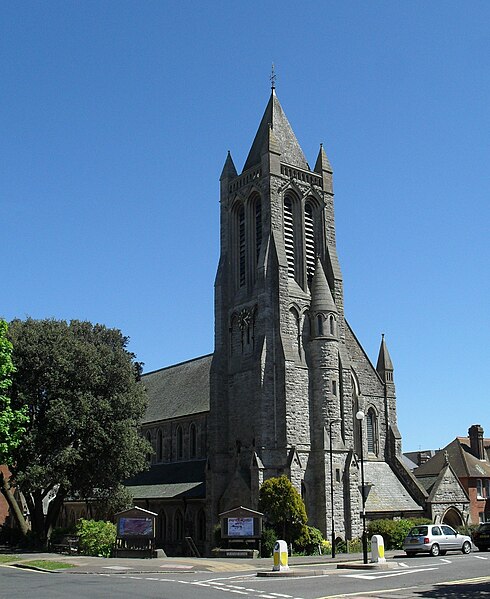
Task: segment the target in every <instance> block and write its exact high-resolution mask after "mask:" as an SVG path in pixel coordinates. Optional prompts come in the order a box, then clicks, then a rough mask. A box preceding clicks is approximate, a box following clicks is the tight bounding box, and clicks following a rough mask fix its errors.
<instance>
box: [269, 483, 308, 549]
mask: <svg viewBox="0 0 490 599" xmlns="http://www.w3.org/2000/svg"><path fill="white" fill-rule="evenodd" d="M259 510H260V511H261V512H264V514H265V518H266V520H267V523H268V525H269V527H272V528H274V530H275V531H276V534H277V535H278V538H280V539H284V540H285V541H286V543H288V544H289V543H295V542H296V539H298V538H299V536H300V535H301V533H302V531H303V527H304V526H305V525H306V522H307V521H308V516H307V515H306V509H305V504H304V502H303V500H302V499H301V495H300V494H299V493H298V491H297V490H296V489H295V487H294V486H293V484H292V483H291V481H290V480H289V479H288V477H287V476H284V475H283V476H279V477H277V478H269V479H267V480H266V481H264V483H263V484H262V486H261V487H260V491H259Z"/></svg>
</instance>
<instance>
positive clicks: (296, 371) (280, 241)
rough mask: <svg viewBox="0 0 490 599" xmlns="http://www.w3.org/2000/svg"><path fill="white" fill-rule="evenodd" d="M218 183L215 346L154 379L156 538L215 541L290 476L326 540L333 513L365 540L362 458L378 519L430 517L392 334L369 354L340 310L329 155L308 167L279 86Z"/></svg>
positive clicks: (140, 484)
mask: <svg viewBox="0 0 490 599" xmlns="http://www.w3.org/2000/svg"><path fill="white" fill-rule="evenodd" d="M220 184H221V193H220V210H221V216H220V220H221V229H220V240H221V246H220V259H219V264H218V270H217V276H216V280H215V342H214V352H213V354H211V355H208V356H204V357H200V358H197V359H195V360H190V361H188V362H185V363H182V364H177V365H175V366H170V367H168V368H163V369H161V370H158V371H155V372H151V373H148V374H145V375H144V376H143V382H144V384H145V385H146V388H147V390H148V396H149V406H148V410H147V413H146V416H145V419H144V422H143V433H144V434H145V435H146V436H147V438H148V439H149V440H150V441H151V442H152V444H153V446H154V449H155V453H154V455H153V456H152V457H151V461H152V466H151V468H150V470H149V471H147V472H144V473H142V474H140V475H138V476H137V477H135V478H134V479H132V480H131V481H129V483H128V488H129V490H130V491H131V492H132V493H133V496H134V497H135V502H136V503H137V504H138V505H140V506H141V507H144V508H146V509H150V510H152V511H154V512H156V513H158V514H159V518H158V530H157V535H158V541H157V542H158V543H159V544H160V545H161V546H163V547H164V548H165V550H166V551H167V552H168V553H169V554H178V553H179V552H182V551H183V548H184V538H185V537H186V536H191V537H192V538H193V540H194V541H195V543H196V545H197V546H198V548H199V549H200V551H201V552H205V553H207V552H209V551H210V549H211V548H212V546H213V528H214V526H215V525H216V524H217V523H218V521H219V520H218V514H219V513H221V512H224V511H226V510H229V509H232V508H235V507H237V506H244V507H247V508H250V509H253V510H256V509H257V507H258V496H259V489H260V486H261V484H262V482H263V481H264V480H266V479H267V478H270V477H272V476H279V475H282V474H285V475H287V476H288V477H289V478H290V480H291V481H292V483H293V484H294V486H295V487H296V488H297V489H298V491H299V492H300V493H301V495H302V497H303V499H304V501H305V505H306V509H307V513H308V518H309V520H308V523H309V524H310V525H312V526H315V527H317V528H319V529H320V530H321V531H322V533H323V534H324V536H325V538H330V535H331V523H332V522H335V534H336V535H337V537H341V538H342V539H352V538H358V537H360V536H361V533H362V523H361V516H360V513H361V509H362V499H361V493H360V490H359V489H360V485H361V457H363V458H364V460H363V464H362V465H363V468H364V477H365V482H366V483H368V484H369V486H370V492H369V495H368V496H367V500H366V513H367V517H368V519H372V518H381V517H389V518H391V517H410V516H419V515H422V514H423V513H424V511H425V507H426V505H425V503H426V500H427V497H428V494H427V492H426V491H425V489H423V487H422V486H421V485H420V484H419V483H418V481H417V480H416V479H415V477H414V476H413V475H412V474H411V472H410V471H409V470H408V468H407V467H406V466H405V464H404V461H403V459H402V455H401V437H400V433H399V431H398V427H397V414H396V395H395V383H394V368H393V364H392V361H391V359H390V355H389V353H388V348H387V344H386V341H385V339H384V338H382V339H381V343H380V350H379V355H378V357H377V362H376V365H374V363H373V362H372V361H371V360H370V359H369V357H368V356H367V355H366V353H365V351H364V349H363V348H362V346H361V344H360V343H359V341H358V340H357V338H356V336H355V334H354V332H353V330H352V329H351V327H350V325H349V323H348V322H347V320H346V318H345V315H344V296H343V280H342V273H341V270H340V265H339V261H338V257H337V250H336V239H335V236H336V231H335V220H334V194H333V174H332V167H331V165H330V162H329V160H328V158H327V154H326V152H325V149H324V148H323V146H322V145H320V148H319V152H318V156H317V157H316V161H315V164H314V168H313V169H311V168H310V166H309V164H308V162H307V160H306V158H305V156H304V154H303V151H302V149H301V147H300V144H299V143H298V140H297V139H296V136H295V134H294V133H293V130H292V128H291V126H290V124H289V122H288V119H287V118H286V115H285V113H284V111H283V109H282V107H281V104H280V102H279V100H278V98H277V96H276V92H275V89H274V88H273V89H272V92H271V95H270V98H269V101H268V104H267V106H266V108H265V112H264V115H263V117H262V120H261V122H260V124H259V127H258V130H257V134H256V136H255V139H254V140H253V143H252V145H251V148H250V151H249V154H248V157H247V159H246V161H245V165H244V166H243V169H242V171H241V172H240V173H239V172H238V171H237V169H236V167H235V164H234V162H233V159H232V157H231V154H230V153H228V156H227V158H226V161H225V164H224V168H223V171H222V173H221V178H220ZM356 416H357V417H356ZM361 444H362V448H361ZM332 498H333V504H332Z"/></svg>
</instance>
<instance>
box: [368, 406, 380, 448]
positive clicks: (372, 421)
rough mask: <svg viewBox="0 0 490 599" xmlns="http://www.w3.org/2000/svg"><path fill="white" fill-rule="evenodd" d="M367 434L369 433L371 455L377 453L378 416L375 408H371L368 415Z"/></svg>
mask: <svg viewBox="0 0 490 599" xmlns="http://www.w3.org/2000/svg"><path fill="white" fill-rule="evenodd" d="M366 433H367V446H368V452H369V453H377V451H376V445H377V444H376V436H377V433H376V414H375V412H374V410H373V408H369V410H368V413H367V415H366Z"/></svg>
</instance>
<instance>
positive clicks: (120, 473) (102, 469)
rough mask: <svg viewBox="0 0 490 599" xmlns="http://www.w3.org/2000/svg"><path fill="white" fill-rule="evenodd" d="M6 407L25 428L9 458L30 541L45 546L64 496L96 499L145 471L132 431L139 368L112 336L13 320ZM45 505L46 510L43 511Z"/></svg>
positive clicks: (139, 406)
mask: <svg viewBox="0 0 490 599" xmlns="http://www.w3.org/2000/svg"><path fill="white" fill-rule="evenodd" d="M9 334H10V339H11V341H12V344H13V348H14V349H13V356H12V358H13V361H14V364H15V367H16V372H15V373H14V376H13V384H12V387H11V389H10V396H11V400H12V406H13V407H14V408H16V409H21V408H22V407H23V406H27V409H28V412H29V424H28V426H27V430H26V432H25V434H24V436H23V441H22V444H21V445H19V446H18V447H16V448H15V449H14V450H13V451H12V453H11V464H12V466H11V472H12V477H11V478H12V481H13V483H14V484H15V485H16V486H17V487H18V488H19V489H20V490H21V491H22V493H23V495H24V497H25V500H26V503H27V507H28V510H29V515H30V520H31V527H32V532H33V535H34V538H37V539H39V540H40V541H41V542H43V543H45V542H46V541H47V540H48V539H49V537H50V534H51V530H52V527H53V526H54V524H55V523H56V519H57V517H58V515H59V511H60V509H61V506H62V504H63V501H64V499H65V498H67V497H77V498H80V499H91V500H97V498H98V497H100V496H102V497H106V496H107V492H108V491H109V492H110V491H111V490H112V489H116V488H117V487H118V485H119V483H120V481H122V480H124V479H125V478H128V477H129V476H132V475H133V474H135V473H137V472H139V471H141V470H144V469H145V468H146V467H147V460H146V455H147V454H148V452H149V451H151V448H150V447H149V444H148V442H147V441H146V440H145V439H143V438H142V437H141V435H140V434H139V432H138V426H139V422H140V419H141V417H142V416H143V414H144V410H145V407H146V394H145V390H144V388H143V386H142V383H141V382H140V381H139V378H140V371H141V365H140V364H138V363H137V362H135V356H134V355H133V354H132V353H130V352H129V351H128V350H127V349H126V347H127V343H128V339H127V337H124V336H123V335H122V334H121V332H120V331H118V330H116V329H108V328H106V327H105V326H103V325H100V324H96V325H93V324H91V323H89V322H80V321H76V320H73V321H71V322H70V323H67V322H65V321H57V320H39V321H37V320H33V319H31V318H29V319H27V320H25V321H21V320H14V321H13V322H12V323H11V325H10V329H9ZM48 500H49V506H48V507H47V508H46V504H47V503H48Z"/></svg>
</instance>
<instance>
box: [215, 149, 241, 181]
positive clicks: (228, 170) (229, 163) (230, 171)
mask: <svg viewBox="0 0 490 599" xmlns="http://www.w3.org/2000/svg"><path fill="white" fill-rule="evenodd" d="M237 176H238V173H237V171H236V168H235V164H234V162H233V158H232V157H231V153H230V150H228V154H227V156H226V160H225V164H224V166H223V170H222V171H221V176H220V178H219V180H220V181H223V179H234V178H235V177H237Z"/></svg>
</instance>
